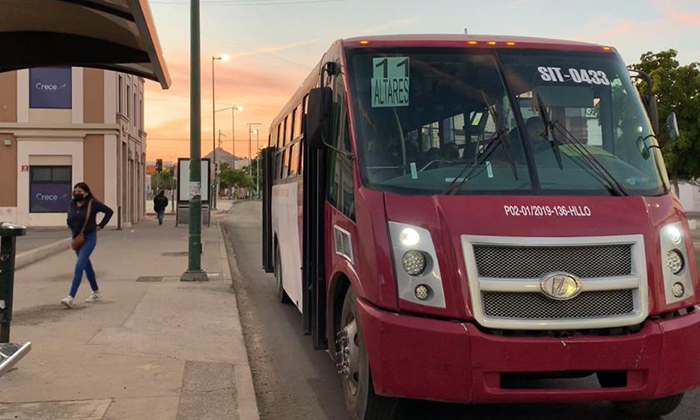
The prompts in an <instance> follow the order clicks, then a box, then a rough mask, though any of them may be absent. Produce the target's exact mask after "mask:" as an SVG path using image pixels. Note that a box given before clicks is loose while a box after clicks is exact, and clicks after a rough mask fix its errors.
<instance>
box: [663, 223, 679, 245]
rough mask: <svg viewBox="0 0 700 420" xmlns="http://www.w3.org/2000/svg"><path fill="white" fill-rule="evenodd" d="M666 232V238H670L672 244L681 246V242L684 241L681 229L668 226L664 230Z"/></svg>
mask: <svg viewBox="0 0 700 420" xmlns="http://www.w3.org/2000/svg"><path fill="white" fill-rule="evenodd" d="M664 232H665V234H666V237H668V240H669V241H671V243H672V244H674V245H680V243H681V241H682V240H683V233H682V232H681V230H680V229H678V227H676V226H674V225H668V226H666V228H664Z"/></svg>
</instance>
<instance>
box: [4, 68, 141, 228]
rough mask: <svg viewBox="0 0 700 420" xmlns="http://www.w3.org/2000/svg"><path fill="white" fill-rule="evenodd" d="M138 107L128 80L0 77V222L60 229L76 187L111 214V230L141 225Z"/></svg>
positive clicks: (67, 75) (77, 75) (92, 72)
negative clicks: (87, 187)
mask: <svg viewBox="0 0 700 420" xmlns="http://www.w3.org/2000/svg"><path fill="white" fill-rule="evenodd" d="M143 104H144V81H143V79H141V78H139V77H136V76H131V75H126V74H121V73H115V72H112V71H105V70H97V69H83V68H79V67H74V68H34V69H28V70H20V71H15V72H7V73H0V221H9V222H15V223H20V224H24V225H29V226H65V223H66V215H65V213H66V210H67V208H68V205H69V203H70V200H71V196H72V186H73V184H75V183H77V182H79V181H84V182H86V183H87V184H88V185H90V188H91V189H92V191H93V193H94V195H95V196H96V197H97V198H98V199H99V200H101V201H103V202H104V203H105V204H107V205H108V206H110V207H112V208H113V209H114V210H115V215H114V217H113V218H112V220H111V221H110V225H111V226H116V225H117V223H118V221H121V223H122V225H125V226H129V225H131V224H132V223H136V222H138V221H139V220H141V219H142V217H143V215H144V214H145V191H144V187H145V153H146V133H145V131H144V119H143V115H144V113H143ZM117 212H118V213H117Z"/></svg>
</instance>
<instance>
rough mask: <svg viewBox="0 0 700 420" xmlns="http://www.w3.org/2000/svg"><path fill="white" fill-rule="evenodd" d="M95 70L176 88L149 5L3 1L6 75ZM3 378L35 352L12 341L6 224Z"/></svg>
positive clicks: (0, 260) (1, 252) (0, 41)
mask: <svg viewBox="0 0 700 420" xmlns="http://www.w3.org/2000/svg"><path fill="white" fill-rule="evenodd" d="M51 66H70V67H93V68H100V69H105V70H114V71H117V72H124V73H129V74H133V75H136V76H140V77H143V78H145V79H150V80H153V81H155V82H158V83H159V84H160V86H161V87H162V88H163V89H167V88H168V87H169V86H170V75H169V74H168V69H167V67H166V64H165V60H164V58H163V54H162V51H161V47H160V42H159V41H158V35H157V33H156V27H155V24H154V22H153V17H152V16H151V11H150V9H149V6H148V1H147V0H2V1H0V72H6V71H12V70H20V69H26V68H31V67H51ZM0 227H1V228H0V236H1V237H2V238H1V239H2V241H1V246H0V376H2V374H3V373H4V372H6V371H7V370H8V369H9V368H10V367H12V365H14V364H16V363H17V362H18V361H19V360H20V359H21V358H22V357H23V356H24V355H25V354H27V353H28V352H29V350H30V349H31V344H30V343H23V344H13V343H11V342H10V341H11V340H10V325H11V321H12V296H13V289H14V259H15V251H16V250H15V237H16V236H21V235H23V234H24V232H25V230H24V227H23V226H13V225H9V224H7V223H2V221H1V220H0Z"/></svg>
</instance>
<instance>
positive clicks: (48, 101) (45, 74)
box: [29, 67, 73, 109]
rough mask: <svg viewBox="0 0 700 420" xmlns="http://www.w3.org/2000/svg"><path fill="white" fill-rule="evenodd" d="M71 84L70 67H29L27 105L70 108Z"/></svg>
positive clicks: (31, 106)
mask: <svg viewBox="0 0 700 420" xmlns="http://www.w3.org/2000/svg"><path fill="white" fill-rule="evenodd" d="M72 85H73V83H72V77H71V69H70V67H69V68H34V69H29V107H30V108H44V109H71V107H72V106H73V103H72V99H73V95H72Z"/></svg>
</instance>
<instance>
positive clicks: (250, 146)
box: [248, 123, 262, 194]
mask: <svg viewBox="0 0 700 420" xmlns="http://www.w3.org/2000/svg"><path fill="white" fill-rule="evenodd" d="M254 125H262V124H260V123H248V161H249V163H248V176H253V166H252V165H253V151H252V150H251V149H252V145H251V143H252V138H251V133H255V135H256V145H257V146H256V147H257V148H258V150H259V149H260V133H259V131H260V130H258V129H257V128H256V129H255V130H252V131H251V127H252V126H254ZM259 167H260V162H259V161H258V162H256V164H255V175H256V180H255V193H256V194H257V193H258V192H259V191H260V187H259V186H258V179H257V178H259V175H260V171H259V170H258V168H259Z"/></svg>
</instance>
